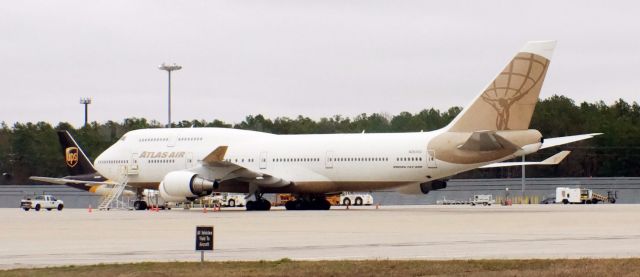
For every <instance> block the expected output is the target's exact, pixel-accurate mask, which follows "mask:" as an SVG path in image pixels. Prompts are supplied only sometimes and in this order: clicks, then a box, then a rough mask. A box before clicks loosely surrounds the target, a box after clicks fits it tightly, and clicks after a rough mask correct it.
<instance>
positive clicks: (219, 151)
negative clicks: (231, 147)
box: [202, 146, 291, 188]
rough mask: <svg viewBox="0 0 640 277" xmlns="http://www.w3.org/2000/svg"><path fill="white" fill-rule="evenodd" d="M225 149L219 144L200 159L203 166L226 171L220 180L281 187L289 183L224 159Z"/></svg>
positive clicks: (225, 147)
mask: <svg viewBox="0 0 640 277" xmlns="http://www.w3.org/2000/svg"><path fill="white" fill-rule="evenodd" d="M227 149H228V147H227V146H219V147H218V148H216V149H215V150H213V151H212V152H211V153H209V155H207V156H206V157H204V159H202V163H203V165H204V166H206V167H208V168H210V169H213V170H220V171H224V172H226V175H225V176H224V177H223V178H222V180H221V182H225V181H241V182H246V183H249V184H253V185H257V186H262V187H272V188H274V187H283V186H287V185H289V184H291V182H290V181H287V180H285V179H283V178H279V177H277V176H273V175H270V174H267V173H264V172H260V171H257V170H255V169H250V168H246V167H244V166H242V165H238V164H236V163H233V162H231V161H227V160H225V159H224V156H225V154H226V153H227Z"/></svg>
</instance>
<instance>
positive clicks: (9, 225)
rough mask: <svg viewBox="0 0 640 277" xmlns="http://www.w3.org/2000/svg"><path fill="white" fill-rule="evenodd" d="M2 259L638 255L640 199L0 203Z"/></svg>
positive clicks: (22, 263)
mask: <svg viewBox="0 0 640 277" xmlns="http://www.w3.org/2000/svg"><path fill="white" fill-rule="evenodd" d="M0 220H1V222H0V269H8V268H17V267H42V266H52V265H70V264H97V263H129V262H142V261H198V260H199V259H200V254H199V253H198V252H195V251H194V244H195V238H194V235H195V226H196V225H214V226H215V248H216V250H215V251H214V252H213V253H207V254H206V259H207V260H275V259H281V258H291V259H299V260H324V259H330V260H335V259H438V260H446V259H489V258H507V259H526V258H583V257H590V258H596V257H598V258H622V257H640V205H602V204H600V205H523V206H510V207H502V206H490V207H482V206H478V207H471V206H382V207H380V209H375V207H373V206H371V207H360V208H353V207H352V208H351V209H349V210H345V208H344V207H337V208H335V209H333V210H330V211H285V210H282V209H281V208H276V209H275V210H272V211H268V212H246V211H243V210H242V209H226V210H224V209H223V211H222V212H211V211H209V212H208V213H206V214H204V213H203V212H202V210H195V209H192V210H182V209H179V210H176V209H174V210H171V211H159V212H149V211H96V210H94V211H93V212H92V213H89V212H88V211H87V210H86V209H65V210H63V211H61V212H59V211H40V212H35V211H33V210H32V211H29V212H25V211H22V210H20V209H17V208H13V209H0Z"/></svg>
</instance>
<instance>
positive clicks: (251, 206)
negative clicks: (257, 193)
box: [246, 200, 256, 211]
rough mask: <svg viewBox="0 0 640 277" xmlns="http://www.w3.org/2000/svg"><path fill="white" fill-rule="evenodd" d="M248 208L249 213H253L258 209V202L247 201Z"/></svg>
mask: <svg viewBox="0 0 640 277" xmlns="http://www.w3.org/2000/svg"><path fill="white" fill-rule="evenodd" d="M246 207H247V211H253V210H255V208H256V202H255V201H253V200H249V201H247V205H246Z"/></svg>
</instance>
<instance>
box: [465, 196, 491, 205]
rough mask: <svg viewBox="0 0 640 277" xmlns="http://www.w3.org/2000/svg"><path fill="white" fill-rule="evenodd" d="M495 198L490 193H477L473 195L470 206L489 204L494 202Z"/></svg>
mask: <svg viewBox="0 0 640 277" xmlns="http://www.w3.org/2000/svg"><path fill="white" fill-rule="evenodd" d="M495 203H496V200H494V199H493V195H491V194H477V195H474V196H473V199H472V200H471V206H475V205H483V206H491V205H492V204H495Z"/></svg>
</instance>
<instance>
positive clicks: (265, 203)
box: [246, 192, 271, 211]
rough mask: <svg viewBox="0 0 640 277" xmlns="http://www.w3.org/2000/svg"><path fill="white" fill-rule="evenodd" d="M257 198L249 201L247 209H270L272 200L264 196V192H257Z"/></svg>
mask: <svg viewBox="0 0 640 277" xmlns="http://www.w3.org/2000/svg"><path fill="white" fill-rule="evenodd" d="M254 195H255V197H256V200H255V201H254V200H249V201H247V205H246V207H247V211H268V210H270V209H271V202H269V200H267V199H264V198H262V193H258V192H256V193H255V194H254Z"/></svg>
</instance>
